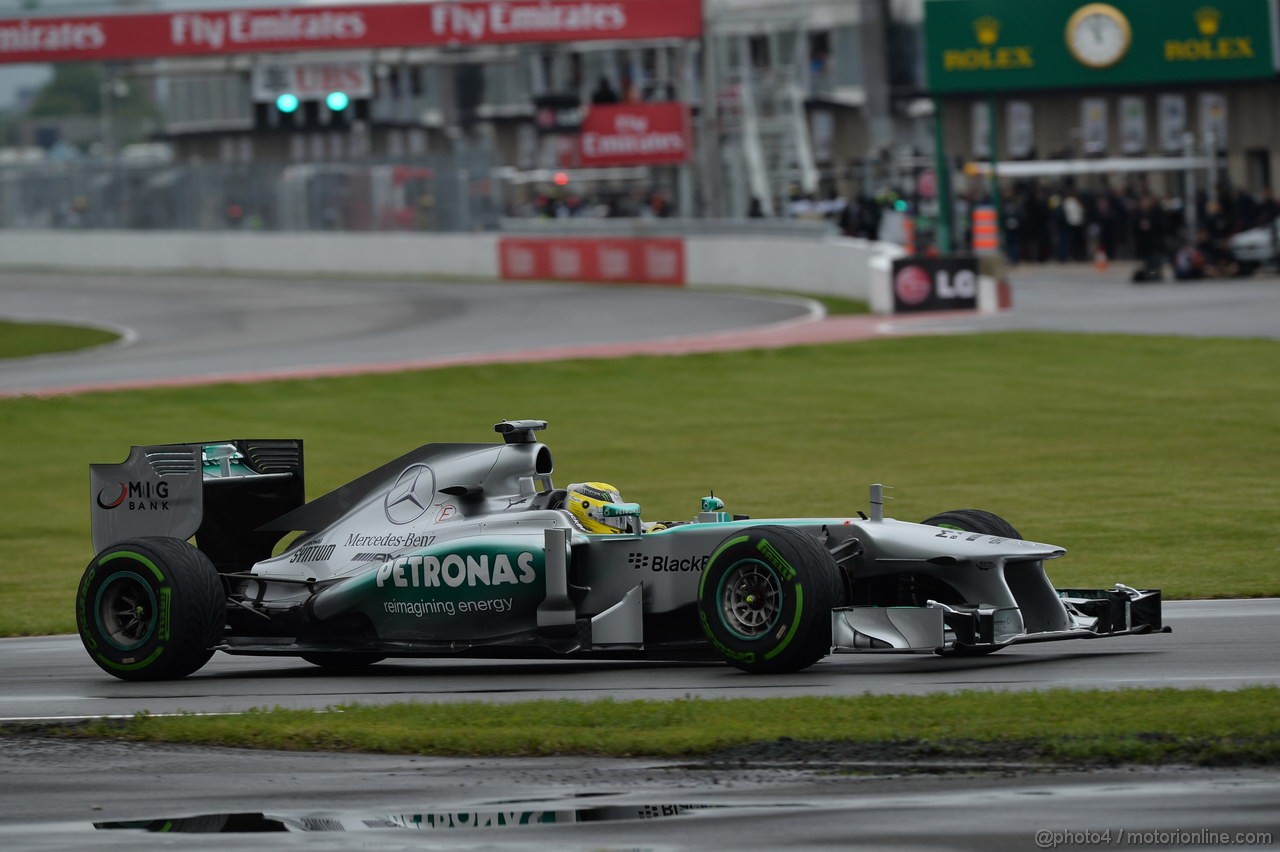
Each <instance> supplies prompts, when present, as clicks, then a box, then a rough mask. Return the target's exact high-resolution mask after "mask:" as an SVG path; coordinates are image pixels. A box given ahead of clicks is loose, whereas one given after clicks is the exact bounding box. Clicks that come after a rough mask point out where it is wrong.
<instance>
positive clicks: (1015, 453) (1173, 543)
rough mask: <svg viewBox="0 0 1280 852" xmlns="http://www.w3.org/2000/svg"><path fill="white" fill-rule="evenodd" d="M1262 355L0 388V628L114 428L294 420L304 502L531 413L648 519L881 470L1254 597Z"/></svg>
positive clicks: (1275, 549)
mask: <svg viewBox="0 0 1280 852" xmlns="http://www.w3.org/2000/svg"><path fill="white" fill-rule="evenodd" d="M390 354H392V353H389V355H390ZM1277 365H1280V343H1277V342H1275V341H1264V340H1192V339H1181V338H1159V337H1126V336H1106V335H1096V336H1085V335H1069V334H1031V333H1025V334H1023V333H1019V334H997V335H982V336H962V337H936V338H904V339H892V340H880V341H873V342H867V343H856V344H847V345H837V346H824V347H808V348H806V347H801V348H794V349H786V350H771V351H756V352H743V353H718V354H708V355H697V356H682V357H665V358H664V357H654V358H633V359H627V360H616V361H576V362H563V363H555V364H530V365H515V366H511V365H493V366H477V367H459V368H453V369H447V370H437V371H428V372H417V373H405V374H397V375H386V376H370V377H355V378H344V379H326V380H315V381H294V382H277V383H268V384H258V385H245V386H223V387H214V388H190V389H181V390H151V391H133V392H121V393H101V394H86V395H81V396H75V397H62V398H52V399H34V398H23V399H9V400H0V465H3V470H4V483H5V488H4V489H3V495H4V496H3V497H0V501H3V502H2V503H0V517H3V518H4V522H3V524H0V600H3V601H4V602H5V604H6V605H5V606H4V607H3V609H2V610H0V634H3V635H14V634H39V633H50V632H68V631H72V630H74V619H73V613H72V601H73V599H74V593H75V586H76V583H77V581H78V579H79V576H80V573H81V572H82V571H83V569H84V566H85V564H86V563H87V562H88V560H89V557H90V556H91V555H92V554H91V547H90V543H89V531H88V518H89V512H88V507H89V500H90V495H89V489H88V470H87V466H88V464H89V463H90V462H114V461H121V460H123V459H124V458H125V456H126V455H127V453H128V448H129V446H130V444H144V443H164V442H174V441H191V440H216V439H226V438H238V437H300V438H303V439H305V440H306V442H307V445H306V446H307V470H306V475H307V493H308V495H309V496H311V497H316V496H319V495H320V494H322V493H324V492H326V491H328V490H329V489H332V488H334V487H336V486H338V485H340V484H342V483H344V482H346V481H347V480H349V479H352V478H354V477H355V476H357V475H359V474H361V473H364V472H366V471H368V470H370V469H372V468H373V467H375V466H377V465H379V464H381V463H383V462H385V461H386V460H388V459H390V458H393V457H395V456H396V455H398V454H400V453H403V452H406V451H407V450H409V449H412V448H413V447H415V446H417V445H419V444H422V443H426V442H428V441H433V440H434V441H489V440H493V439H495V438H496V436H494V435H493V433H492V432H491V431H490V427H491V425H492V424H493V423H495V422H496V421H497V420H499V419H501V418H504V417H506V418H517V417H538V418H545V419H548V420H549V421H550V422H551V427H550V429H549V431H548V432H546V433H545V438H546V441H547V443H548V444H549V445H550V446H551V447H552V449H553V451H554V452H555V453H556V479H557V481H558V482H560V483H562V484H563V483H567V482H571V481H578V480H590V479H604V480H606V481H610V482H612V483H613V484H615V485H617V486H619V487H621V489H622V491H623V495H624V497H625V498H626V499H628V500H635V501H637V502H639V503H641V504H642V505H643V507H644V516H645V517H646V518H648V519H655V520H656V519H659V518H688V517H690V516H692V515H693V514H694V513H695V512H696V511H697V508H698V507H697V500H698V498H699V497H700V496H701V495H704V494H706V493H707V491H708V490H709V489H713V488H714V489H715V493H716V495H717V496H719V497H722V498H724V499H725V501H726V503H727V508H728V510H729V511H733V512H739V513H747V514H751V515H753V516H757V517H759V516H769V515H836V516H846V515H851V514H853V513H854V512H855V511H856V510H858V509H865V508H866V504H867V492H866V486H867V484H868V483H872V482H883V483H888V484H891V485H893V486H894V487H895V488H894V490H893V491H892V492H891V493H892V495H893V496H894V497H895V498H896V499H895V500H894V501H893V502H892V503H891V504H890V505H889V506H888V514H889V515H890V516H892V517H896V518H903V519H907V520H920V519H923V518H924V517H926V516H928V515H931V514H934V513H936V512H939V511H943V510H947V509H954V508H963V507H976V508H984V509H989V510H991V511H994V512H997V513H999V514H1001V515H1004V516H1005V517H1007V518H1008V519H1009V520H1010V521H1011V522H1012V523H1013V524H1014V525H1015V526H1017V527H1018V528H1019V529H1020V530H1021V532H1022V533H1023V535H1025V536H1027V537H1030V538H1033V539H1038V540H1041V541H1049V542H1052V543H1054V544H1058V545H1062V546H1064V547H1066V548H1067V549H1068V550H1069V554H1068V556H1067V557H1066V558H1065V559H1061V560H1058V561H1056V562H1053V563H1051V564H1050V565H1049V566H1048V567H1049V575H1050V577H1051V578H1052V579H1053V580H1054V581H1055V583H1056V584H1057V585H1059V586H1064V587H1096V586H1100V585H1102V586H1109V585H1111V584H1112V583H1114V582H1116V581H1123V582H1127V583H1129V584H1130V585H1135V586H1143V587H1149V588H1161V587H1162V588H1164V589H1165V590H1166V593H1167V595H1169V596H1170V597H1215V596H1237V595H1243V596H1259V595H1276V594H1280V572H1277V571H1276V570H1275V566H1276V564H1277V557H1278V556H1280V537H1278V536H1277V523H1276V518H1277V516H1280V489H1277V487H1276V483H1277V482H1280V429H1277V428H1276V424H1277V422H1280V370H1278V369H1277Z"/></svg>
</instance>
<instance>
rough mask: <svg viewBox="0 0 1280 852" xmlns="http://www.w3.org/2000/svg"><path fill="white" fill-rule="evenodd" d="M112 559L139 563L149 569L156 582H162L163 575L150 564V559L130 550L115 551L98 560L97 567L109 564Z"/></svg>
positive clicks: (153, 564)
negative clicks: (130, 560)
mask: <svg viewBox="0 0 1280 852" xmlns="http://www.w3.org/2000/svg"><path fill="white" fill-rule="evenodd" d="M113 559H132V560H134V561H135V562H140V563H141V564H143V565H145V566H147V567H148V568H150V569H151V573H152V574H155V575H156V581H157V582H160V583H163V582H164V573H163V572H162V571H161V570H160V569H159V568H157V567H156V563H154V562H152V561H151V560H150V559H148V558H147V557H145V556H143V555H142V554H141V553H135V552H134V551H132V550H117V551H116V552H115V553H109V554H107V555H106V556H104V557H102V558H101V559H99V560H98V565H99V566H103V565H106V564H107V563H108V562H110V561H111V560H113Z"/></svg>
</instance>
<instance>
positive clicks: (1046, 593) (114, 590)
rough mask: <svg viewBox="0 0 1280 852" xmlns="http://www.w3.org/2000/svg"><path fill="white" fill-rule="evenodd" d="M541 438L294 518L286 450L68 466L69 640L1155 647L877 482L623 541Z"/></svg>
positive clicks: (146, 676) (989, 525)
mask: <svg viewBox="0 0 1280 852" xmlns="http://www.w3.org/2000/svg"><path fill="white" fill-rule="evenodd" d="M546 425H547V424H546V422H545V421H541V420H517V421H503V422H501V423H499V424H497V426H496V427H495V430H496V431H497V432H498V433H499V434H500V435H501V436H502V438H503V441H502V442H501V443H490V444H427V445H425V446H423V447H420V448H418V449H416V450H414V451H412V452H410V453H408V454H406V455H404V456H401V457H400V458H398V459H395V460H394V461H391V462H388V463H387V464H385V465H383V466H382V467H379V468H378V469H376V470H374V471H371V472H369V473H367V474H365V475H363V476H361V477H359V478H358V479H356V480H354V481H352V482H350V483H348V484H347V485H344V486H342V487H340V488H338V489H337V490H335V491H332V492H330V493H328V494H326V495H324V496H322V497H319V498H318V499H316V500H313V501H311V502H305V499H304V481H303V473H304V465H303V452H302V442H301V441H299V440H253V439H241V440H230V441H215V442H202V443H189V444H170V445H163V446H145V447H134V448H133V450H132V452H131V453H130V454H129V458H128V459H127V460H126V461H125V462H123V463H122V464H95V465H91V466H90V497H91V501H92V502H91V513H92V528H93V545H94V548H95V549H96V550H97V555H96V556H94V557H93V560H92V561H91V562H90V563H89V565H88V567H87V568H86V569H85V572H84V577H83V579H82V580H81V583H80V586H79V590H78V593H77V595H76V621H77V624H78V626H79V630H80V636H81V638H82V639H83V641H84V646H85V648H86V650H87V651H88V652H89V655H90V656H91V657H92V658H93V660H94V662H95V663H97V664H98V665H99V666H100V667H101V668H102V669H103V670H104V671H106V672H108V673H109V674H112V675H115V676H116V677H119V678H123V679H125V680H158V679H165V678H178V677H183V676H185V675H188V674H191V673H192V672H194V671H196V670H197V669H199V668H200V667H201V666H202V665H204V664H205V663H206V662H207V661H208V660H209V658H210V657H211V656H212V655H213V653H214V652H215V651H225V652H226V653H228V654H254V655H286V656H298V657H301V658H302V659H304V660H306V661H308V662H310V663H314V664H316V665H321V666H359V665H367V664H370V663H374V662H377V661H379V660H382V659H384V658H388V657H444V656H455V657H456V656H471V657H532V656H542V657H546V656H552V657H554V656H575V657H584V656H592V657H608V658H615V659H617V658H642V659H663V660H676V659H689V658H702V659H707V658H720V659H723V660H726V661H728V662H729V663H731V664H732V665H734V666H737V667H738V668H740V669H742V670H744V671H748V672H794V671H799V670H800V669H803V668H806V667H807V666H810V665H812V664H813V663H815V662H817V661H818V660H820V659H822V658H823V657H825V656H826V655H828V654H830V653H837V654H842V653H880V652H930V653H938V654H944V655H972V654H985V653H989V652H992V651H997V650H999V649H1001V648H1004V647H1006V646H1008V645H1011V644H1014V643H1020V642H1044V641H1052V640H1061V639H1079V638H1094V637H1101V636H1120V635H1126V634H1140V633H1148V632H1151V631H1157V630H1161V629H1164V628H1162V625H1161V619H1160V593H1159V591H1149V590H1137V589H1133V588H1129V587H1127V586H1122V585H1117V586H1116V587H1115V588H1114V589H1111V590H1055V589H1054V588H1053V586H1052V585H1051V584H1050V582H1049V580H1048V578H1047V577H1046V576H1045V571H1044V567H1043V566H1044V562H1045V560H1047V559H1056V558H1058V557H1059V556H1062V555H1063V554H1064V552H1065V551H1064V550H1063V549H1062V548H1061V547H1058V546H1056V545H1052V544H1042V543H1039V542H1034V541H1026V540H1024V539H1023V538H1022V536H1020V535H1019V534H1018V532H1017V531H1016V530H1015V529H1013V527H1011V526H1010V525H1009V524H1008V523H1007V522H1005V521H1004V520H1002V519H1001V518H999V517H997V516H996V515H993V514H991V513H989V512H983V511H978V510H971V509H966V510H957V511H951V512H945V513H943V514H940V515H935V516H933V517H932V518H929V519H927V520H926V521H924V522H923V523H919V524H916V523H907V522H903V521H895V520H891V519H889V518H886V517H884V515H883V511H882V497H881V495H882V489H881V486H879V485H873V486H871V500H870V507H869V511H868V512H867V513H863V512H857V513H856V514H855V515H854V516H852V517H830V518H796V517H781V518H768V519H750V518H747V517H745V516H741V515H732V514H729V513H727V512H726V511H724V503H723V502H722V501H721V500H720V499H718V498H716V497H714V496H709V497H703V498H701V500H700V503H699V505H698V506H697V508H698V511H697V513H696V515H695V516H694V517H693V518H692V519H690V520H681V521H666V522H661V523H645V522H644V521H642V519H641V516H640V507H639V506H638V505H636V504H634V503H626V502H622V501H621V498H620V497H619V495H618V494H617V493H616V492H615V491H613V490H612V489H611V488H610V486H608V485H606V484H604V483H579V484H575V485H572V486H570V487H569V488H567V489H560V488H556V487H555V486H554V485H553V483H552V473H553V471H554V468H555V465H554V463H553V460H552V453H551V450H550V448H549V447H547V446H546V445H545V444H543V443H541V442H540V441H539V439H538V434H537V433H538V432H540V431H542V430H544V429H545V428H546ZM291 534H293V535H296V537H294V538H293V539H292V540H290V539H289V538H288V536H289V535H291ZM286 542H287V544H286Z"/></svg>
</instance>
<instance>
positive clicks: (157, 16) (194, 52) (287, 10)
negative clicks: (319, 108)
mask: <svg viewBox="0 0 1280 852" xmlns="http://www.w3.org/2000/svg"><path fill="white" fill-rule="evenodd" d="M701 34H702V3H701V0H483V2H460V3H449V2H440V3H394V4H392V3H388V4H377V3H373V4H360V5H351V6H290V7H281V8H262V9H258V8H248V9H222V10H211V11H199V12H188V11H182V12H159V13H147V14H138V15H110V14H103V15H82V16H77V17H50V18H45V17H32V18H15V19H9V20H2V21H0V63H9V62H72V61H76V60H100V59H140V58H147V57H158V56H207V55H211V54H214V55H216V54H226V53H258V52H262V51H272V50H335V49H337V50H340V49H343V48H370V47H421V46H428V47H430V46H453V47H465V46H467V45H480V44H513V43H532V42H563V41H593V40H600V39H650V38H655V39H656V38H698V37H699V36H701Z"/></svg>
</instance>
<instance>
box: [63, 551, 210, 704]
mask: <svg viewBox="0 0 1280 852" xmlns="http://www.w3.org/2000/svg"><path fill="white" fill-rule="evenodd" d="M226 605H227V603H226V593H225V592H224V591H223V588H222V580H221V579H220V578H219V577H218V572H217V570H216V569H215V568H214V567H213V563H212V562H210V561H209V557H207V556H205V555H204V554H203V553H202V552H200V551H199V550H197V549H196V548H195V547H193V546H192V545H190V544H188V543H187V542H185V541H182V540H180V539H176V538H165V537H161V536H151V537H145V538H134V539H128V540H125V541H122V542H119V543H117V544H113V545H112V546H111V547H108V548H107V549H106V550H103V551H102V552H101V553H99V554H98V555H97V556H95V557H94V558H93V561H92V562H90V563H89V566H88V567H87V568H85V572H84V576H83V578H82V579H81V580H80V588H79V591H78V592H77V593H76V626H77V627H78V628H79V630H80V640H81V641H82V642H83V643H84V647H85V650H87V651H88V652H89V656H90V657H92V658H93V661H94V662H95V663H97V664H98V667H99V668H101V669H102V670H103V671H105V672H107V673H108V674H111V675H114V676H115V677H118V678H120V679H121V680H170V679H174V678H180V677H186V676H187V675H189V674H191V673H192V672H194V671H195V670H196V669H198V668H200V667H201V666H203V665H204V664H205V663H207V662H208V661H209V658H210V657H211V656H213V650H212V648H213V646H214V645H215V644H216V643H217V642H218V641H219V639H220V638H221V637H222V632H223V629H224V626H225V624H226Z"/></svg>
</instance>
